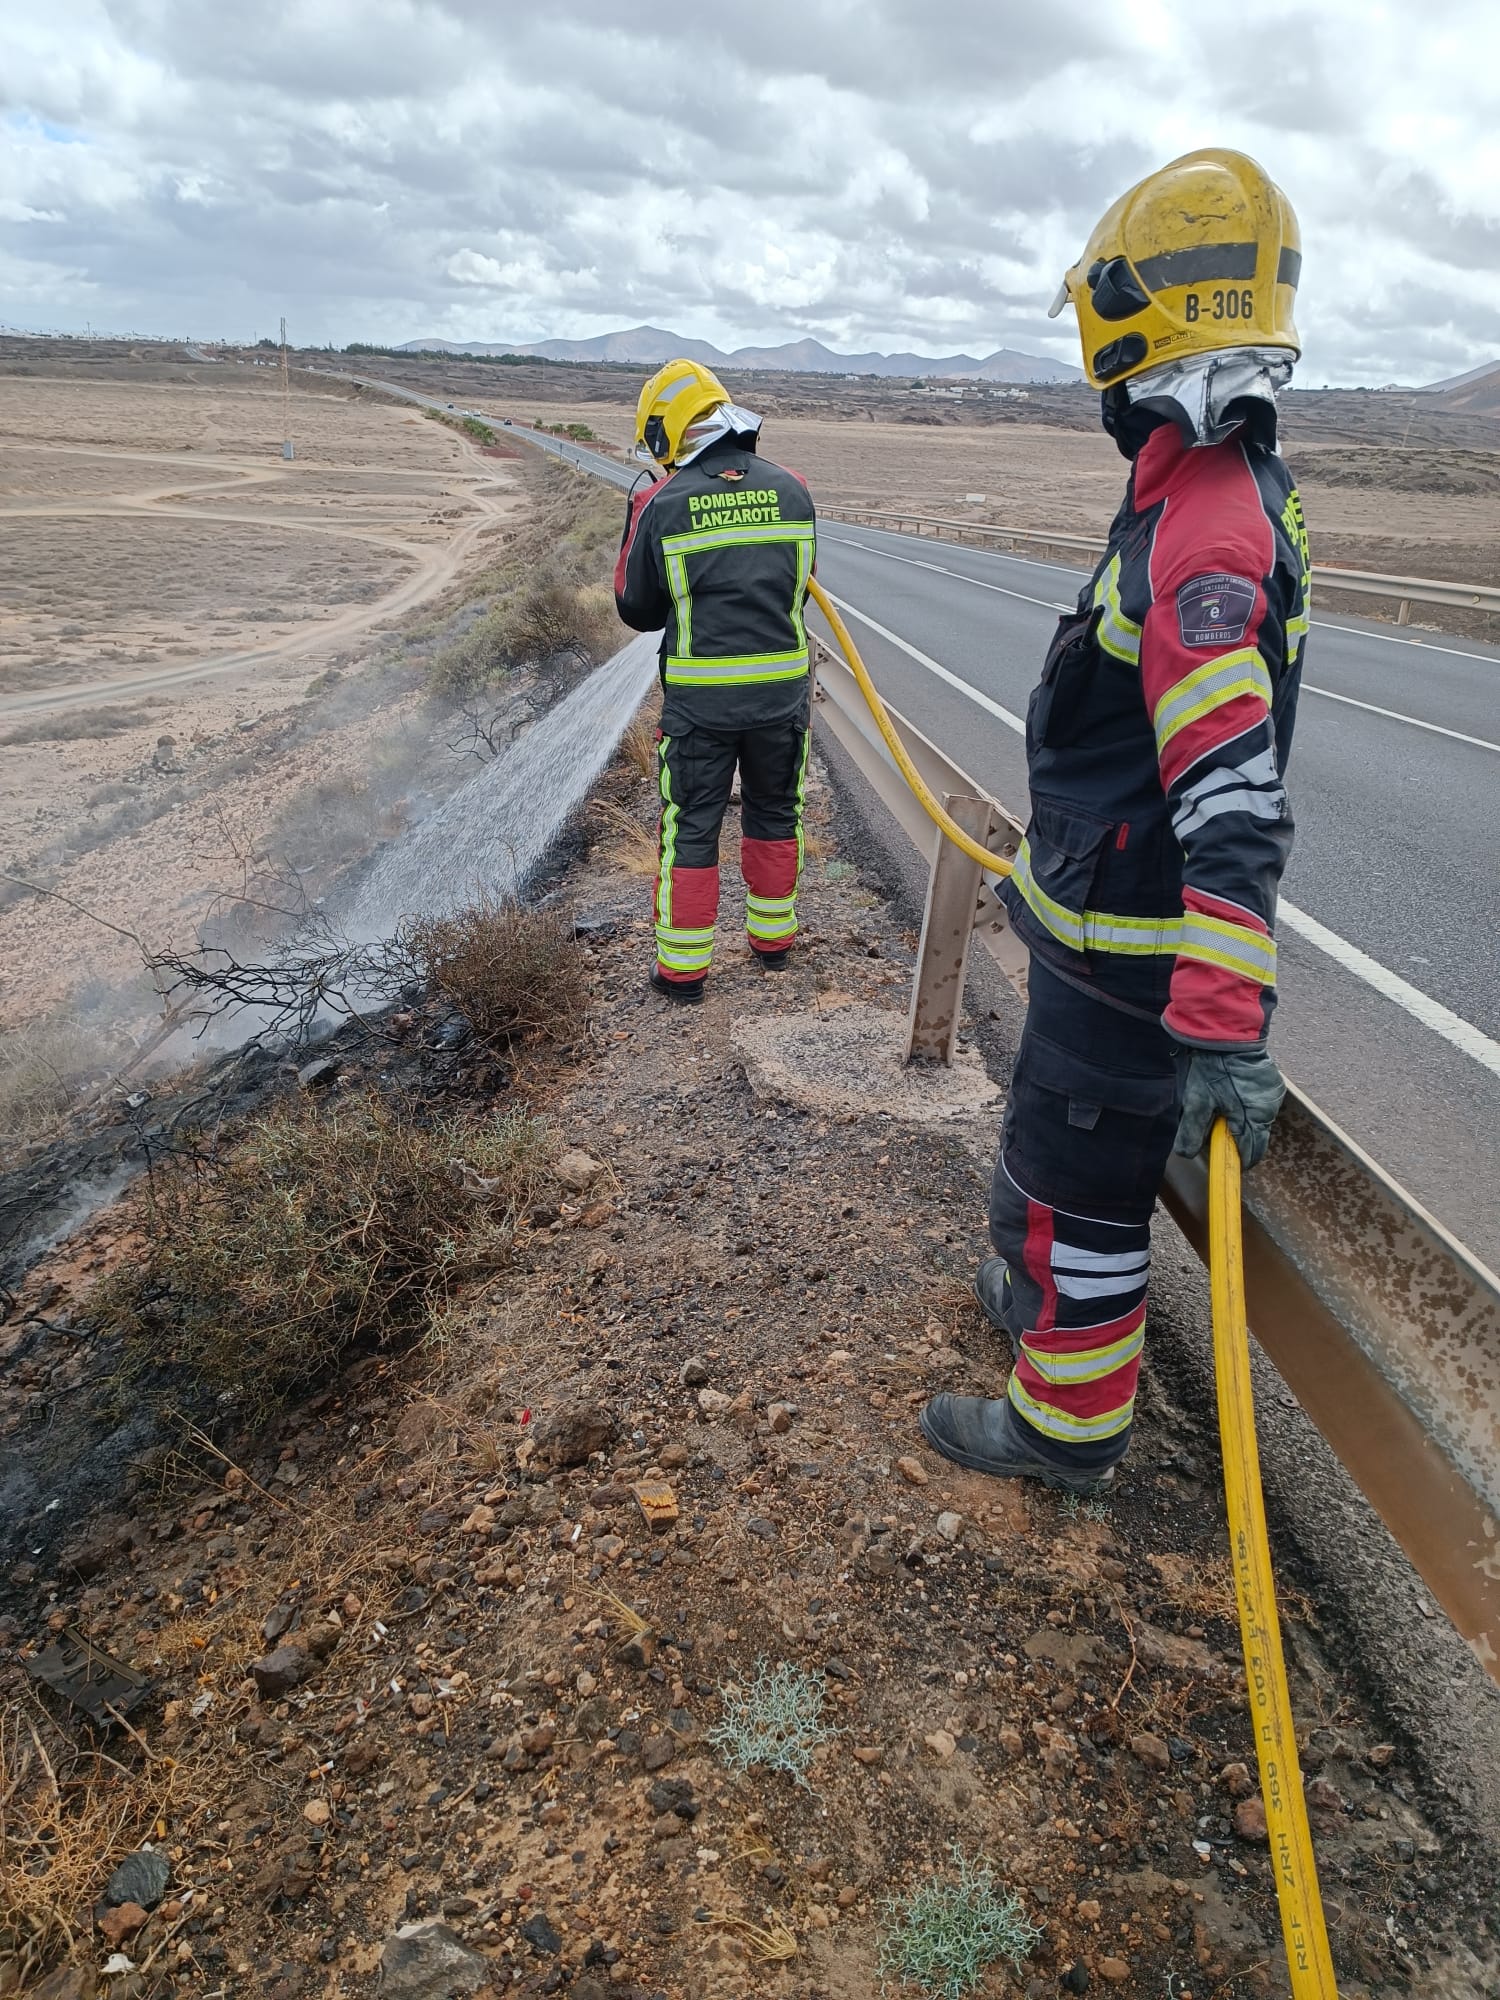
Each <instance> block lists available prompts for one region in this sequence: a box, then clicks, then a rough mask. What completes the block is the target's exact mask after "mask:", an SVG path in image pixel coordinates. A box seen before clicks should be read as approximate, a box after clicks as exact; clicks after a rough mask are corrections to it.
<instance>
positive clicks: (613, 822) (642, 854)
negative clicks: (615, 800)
mask: <svg viewBox="0 0 1500 2000" xmlns="http://www.w3.org/2000/svg"><path fill="white" fill-rule="evenodd" d="M589 803H590V808H591V810H592V811H593V812H594V814H595V815H596V816H597V817H598V818H599V819H601V820H603V822H604V825H605V827H606V828H607V829H608V836H607V837H608V841H609V849H610V859H611V860H612V861H613V862H614V863H615V865H616V866H617V867H619V868H623V869H624V871H625V873H626V874H627V875H640V876H649V875H654V874H655V873H656V863H657V848H656V835H655V834H654V833H653V832H651V831H650V830H649V829H648V828H646V827H644V826H642V825H641V823H640V821H639V820H638V819H635V818H634V817H632V815H631V814H630V813H628V812H626V811H625V810H624V808H623V807H621V806H617V805H613V804H611V802H610V801H609V800H608V799H592V800H590V802H589Z"/></svg>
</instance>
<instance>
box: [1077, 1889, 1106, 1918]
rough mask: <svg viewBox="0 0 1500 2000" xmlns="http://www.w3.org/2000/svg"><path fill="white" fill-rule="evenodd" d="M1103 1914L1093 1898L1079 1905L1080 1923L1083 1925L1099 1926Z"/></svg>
mask: <svg viewBox="0 0 1500 2000" xmlns="http://www.w3.org/2000/svg"><path fill="white" fill-rule="evenodd" d="M1102 1914H1103V1912H1102V1911H1101V1910H1100V1907H1099V1905H1098V1904H1097V1903H1096V1902H1095V1901H1094V1899H1093V1897H1092V1896H1089V1897H1087V1898H1085V1900H1084V1901H1083V1902H1081V1903H1080V1904H1079V1905H1078V1921H1079V1922H1080V1923H1083V1924H1097V1923H1098V1921H1099V1918H1100V1916H1101V1915H1102Z"/></svg>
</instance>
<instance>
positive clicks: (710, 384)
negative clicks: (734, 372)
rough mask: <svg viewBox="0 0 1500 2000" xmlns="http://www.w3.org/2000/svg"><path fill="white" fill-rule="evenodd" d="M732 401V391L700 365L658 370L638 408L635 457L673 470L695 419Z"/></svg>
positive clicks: (684, 364)
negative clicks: (649, 460) (687, 432)
mask: <svg viewBox="0 0 1500 2000" xmlns="http://www.w3.org/2000/svg"><path fill="white" fill-rule="evenodd" d="M729 400H730V398H729V391H728V390H727V389H726V388H725V387H724V384H723V383H722V382H721V381H720V380H719V378H718V376H717V375H715V374H714V372H713V370H712V369H711V368H705V367H704V366H703V364H702V363H701V362H699V361H669V362H667V363H666V365H665V366H664V367H661V368H658V369H657V371H656V373H655V374H654V375H653V376H652V377H651V380H650V381H649V382H648V383H647V384H646V386H645V388H644V389H642V391H641V396H640V401H639V402H638V403H637V404H636V406H635V455H636V457H637V458H642V459H655V460H656V462H657V464H658V465H665V466H673V465H675V464H676V463H677V458H678V454H679V453H680V452H681V450H682V442H683V437H684V435H685V433H686V431H687V428H688V425H689V424H691V423H692V422H693V421H694V420H695V418H698V417H701V416H703V415H705V413H706V412H707V411H709V410H712V409H714V408H716V407H717V406H718V405H719V404H720V403H727V402H728V401H729Z"/></svg>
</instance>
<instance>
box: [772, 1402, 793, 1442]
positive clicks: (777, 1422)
mask: <svg viewBox="0 0 1500 2000" xmlns="http://www.w3.org/2000/svg"><path fill="white" fill-rule="evenodd" d="M795 1415H796V1411H795V1410H793V1408H792V1406H791V1404H790V1403H772V1404H770V1405H769V1407H768V1408H767V1410H766V1422H767V1423H768V1424H769V1425H770V1426H771V1429H772V1430H773V1431H775V1433H776V1435H777V1436H778V1437H782V1436H784V1435H785V1433H786V1432H787V1431H789V1430H790V1429H791V1428H792V1419H793V1417H794V1416H795Z"/></svg>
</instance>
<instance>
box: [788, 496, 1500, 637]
mask: <svg viewBox="0 0 1500 2000" xmlns="http://www.w3.org/2000/svg"><path fill="white" fill-rule="evenodd" d="M821 512H822V515H823V518H824V519H825V520H833V521H845V522H848V523H849V524H850V525H852V526H856V527H858V526H868V527H879V526H883V525H884V524H885V523H887V522H890V523H893V524H894V525H895V528H896V530H897V531H898V532H902V531H904V530H905V529H906V528H907V527H911V528H914V529H915V530H916V532H917V534H918V536H919V537H920V536H921V535H922V534H923V533H924V532H925V530H927V529H928V528H931V529H932V530H933V538H934V539H935V540H938V541H943V540H952V541H958V542H964V541H970V540H972V541H974V542H995V541H998V542H1000V543H1002V544H1003V545H1004V546H1006V547H1014V546H1015V545H1016V544H1018V543H1024V544H1026V545H1028V546H1030V547H1033V548H1042V549H1066V550H1080V551H1082V552H1083V553H1085V554H1087V555H1102V554H1103V552H1104V549H1105V546H1106V544H1105V542H1104V540H1103V538H1102V537H1101V536H1098V535H1071V534H1064V533H1062V532H1061V530H1048V529H1042V528H1008V527H1003V526H999V525H996V524H994V523H991V522H987V521H954V520H950V519H948V518H947V517H946V516H943V515H938V514H900V513H894V512H888V511H876V510H875V509H872V508H868V507H825V508H823V509H822V510H821ZM944 530H946V531H947V533H946V535H945V534H944V532H943V531H944ZM1312 573H1313V581H1314V582H1315V583H1316V584H1317V585H1318V586H1319V588H1320V589H1323V590H1329V589H1332V590H1348V591H1356V592H1358V594H1359V595H1360V596H1362V597H1393V598H1395V599H1396V600H1397V605H1398V609H1397V612H1396V623H1397V624H1398V625H1405V624H1407V623H1408V622H1409V621H1410V618H1411V607H1412V606H1413V605H1414V604H1442V605H1446V606H1448V608H1449V609H1450V610H1453V609H1457V610H1461V611H1493V612H1500V585H1494V584H1488V583H1449V582H1446V581H1445V580H1444V579H1443V578H1441V577H1430V576H1385V575H1383V574H1382V573H1381V572H1380V571H1378V570H1366V569H1341V568H1338V567H1337V566H1335V565H1330V564H1328V563H1314V564H1313V568H1312Z"/></svg>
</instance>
